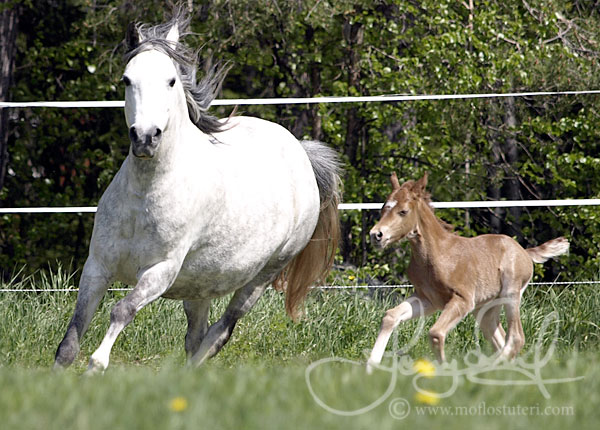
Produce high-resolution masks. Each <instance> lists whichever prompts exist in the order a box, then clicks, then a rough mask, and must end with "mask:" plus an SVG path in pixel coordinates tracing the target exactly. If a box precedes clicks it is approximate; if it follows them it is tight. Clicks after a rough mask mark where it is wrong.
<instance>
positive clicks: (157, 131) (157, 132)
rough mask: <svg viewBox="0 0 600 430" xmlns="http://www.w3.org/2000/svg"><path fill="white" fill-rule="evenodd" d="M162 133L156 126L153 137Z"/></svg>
mask: <svg viewBox="0 0 600 430" xmlns="http://www.w3.org/2000/svg"><path fill="white" fill-rule="evenodd" d="M161 134H162V131H161V129H160V128H158V127H157V128H156V131H155V132H154V137H160V135H161Z"/></svg>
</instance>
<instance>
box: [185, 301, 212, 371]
mask: <svg viewBox="0 0 600 430" xmlns="http://www.w3.org/2000/svg"><path fill="white" fill-rule="evenodd" d="M210 302H211V301H210V299H203V300H184V301H183V309H184V310H185V315H186V317H187V323H188V328H187V334H186V335H185V352H186V355H187V358H188V362H191V359H192V357H193V356H194V354H195V353H196V352H198V348H200V343H201V342H202V339H204V336H205V335H206V332H207V331H208V314H209V312H210Z"/></svg>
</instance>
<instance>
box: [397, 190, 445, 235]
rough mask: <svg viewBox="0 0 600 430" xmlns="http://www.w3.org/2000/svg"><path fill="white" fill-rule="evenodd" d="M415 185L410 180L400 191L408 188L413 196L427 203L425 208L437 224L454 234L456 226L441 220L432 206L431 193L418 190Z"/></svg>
mask: <svg viewBox="0 0 600 430" xmlns="http://www.w3.org/2000/svg"><path fill="white" fill-rule="evenodd" d="M415 185H416V182H415V181H413V180H409V181H406V182H405V183H404V184H402V186H401V187H400V189H402V188H406V189H407V190H408V191H409V192H410V193H411V194H412V195H413V196H415V198H416V199H418V200H421V201H422V202H423V203H425V206H426V207H427V209H426V210H430V211H431V213H432V214H433V216H434V217H435V219H436V220H437V222H438V223H439V224H440V225H441V226H442V227H443V228H444V230H446V231H448V232H451V233H453V232H454V226H453V225H452V224H450V223H447V222H446V221H444V220H443V219H441V218H439V217H438V216H437V215H436V214H435V208H434V207H433V206H431V193H429V191H425V190H424V189H418V187H416V186H415Z"/></svg>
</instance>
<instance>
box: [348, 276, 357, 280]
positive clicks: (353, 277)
mask: <svg viewBox="0 0 600 430" xmlns="http://www.w3.org/2000/svg"><path fill="white" fill-rule="evenodd" d="M348 279H349V280H351V281H354V280H355V279H356V276H354V275H349V276H348Z"/></svg>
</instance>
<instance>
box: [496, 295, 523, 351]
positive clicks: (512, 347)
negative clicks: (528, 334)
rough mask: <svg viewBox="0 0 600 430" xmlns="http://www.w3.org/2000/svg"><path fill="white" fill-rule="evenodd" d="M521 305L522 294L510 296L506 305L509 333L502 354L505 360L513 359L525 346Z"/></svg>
mask: <svg viewBox="0 0 600 430" xmlns="http://www.w3.org/2000/svg"><path fill="white" fill-rule="evenodd" d="M520 304H521V295H520V292H516V293H513V294H512V295H510V296H508V297H507V302H506V303H505V304H504V310H505V312H506V321H507V328H508V333H507V336H506V344H505V345H504V348H502V353H501V358H503V359H509V360H511V359H513V358H514V357H515V356H516V355H517V354H518V353H519V352H520V351H521V349H522V348H523V345H524V344H525V334H524V333H523V326H522V325H521V314H520V312H519V306H520Z"/></svg>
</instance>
